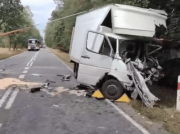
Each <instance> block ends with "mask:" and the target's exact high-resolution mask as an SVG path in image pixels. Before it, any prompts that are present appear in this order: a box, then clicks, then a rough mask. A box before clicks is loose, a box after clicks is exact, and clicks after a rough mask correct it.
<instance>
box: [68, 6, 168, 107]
mask: <svg viewBox="0 0 180 134" xmlns="http://www.w3.org/2000/svg"><path fill="white" fill-rule="evenodd" d="M166 19H167V14H166V12H164V11H161V10H154V9H144V8H138V7H133V6H127V5H119V4H116V5H108V6H105V7H101V8H99V9H93V10H91V11H89V12H87V13H85V14H82V15H80V16H77V18H76V24H75V27H74V29H73V33H72V39H71V46H70V59H71V62H73V63H74V74H75V77H76V78H77V80H78V81H79V82H80V83H84V84H89V85H91V86H95V87H97V88H100V89H101V91H102V93H103V95H104V96H105V97H106V98H108V99H118V98H120V97H121V96H122V94H123V92H124V91H131V92H132V94H131V96H132V97H133V98H134V99H136V98H137V96H138V95H140V97H141V98H142V100H143V102H144V103H145V104H146V105H147V106H153V105H154V102H155V101H157V100H158V98H157V97H155V96H154V95H153V94H151V93H150V91H149V89H148V87H147V86H146V82H149V83H150V84H151V83H152V81H156V80H157V79H158V77H161V75H160V74H159V70H160V69H162V68H161V67H160V66H159V64H158V61H157V60H156V59H155V58H153V57H151V54H152V53H154V52H156V51H157V50H159V49H160V48H161V47H160V46H158V45H156V44H154V43H153V36H154V35H155V32H156V31H155V29H156V26H160V25H163V26H164V27H166ZM152 47H154V48H157V49H154V51H151V52H150V50H152ZM149 48H150V49H149Z"/></svg>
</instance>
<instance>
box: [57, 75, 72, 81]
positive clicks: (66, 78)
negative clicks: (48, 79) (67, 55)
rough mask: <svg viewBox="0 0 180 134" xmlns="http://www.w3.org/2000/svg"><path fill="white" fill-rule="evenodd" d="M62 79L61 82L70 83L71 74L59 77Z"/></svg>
mask: <svg viewBox="0 0 180 134" xmlns="http://www.w3.org/2000/svg"><path fill="white" fill-rule="evenodd" d="M57 76H60V77H62V78H61V80H62V81H70V78H71V75H70V74H66V75H57Z"/></svg>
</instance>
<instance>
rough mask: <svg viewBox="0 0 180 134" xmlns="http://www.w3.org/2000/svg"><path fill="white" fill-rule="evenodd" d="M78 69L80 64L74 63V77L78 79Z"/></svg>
mask: <svg viewBox="0 0 180 134" xmlns="http://www.w3.org/2000/svg"><path fill="white" fill-rule="evenodd" d="M78 67H79V64H78V63H74V77H75V78H76V79H77V77H78Z"/></svg>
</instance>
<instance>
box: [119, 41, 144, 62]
mask: <svg viewBox="0 0 180 134" xmlns="http://www.w3.org/2000/svg"><path fill="white" fill-rule="evenodd" d="M119 44H120V46H119V55H120V57H122V58H124V57H126V58H131V60H132V61H134V60H136V59H137V58H142V57H143V56H144V55H145V53H144V51H143V50H144V49H145V47H144V45H145V43H144V42H143V41H137V40H120V41H119Z"/></svg>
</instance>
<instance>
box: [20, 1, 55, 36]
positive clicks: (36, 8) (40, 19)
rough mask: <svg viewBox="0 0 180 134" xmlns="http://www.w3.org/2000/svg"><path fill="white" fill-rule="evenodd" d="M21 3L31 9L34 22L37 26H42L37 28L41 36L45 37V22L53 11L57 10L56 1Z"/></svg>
mask: <svg viewBox="0 0 180 134" xmlns="http://www.w3.org/2000/svg"><path fill="white" fill-rule="evenodd" d="M21 3H22V4H23V5H24V6H29V7H30V8H31V12H32V13H33V15H34V16H33V19H34V22H35V24H40V25H38V26H37V28H38V29H39V30H40V33H41V35H42V36H44V33H43V30H44V29H45V26H46V23H45V22H47V21H48V19H49V18H50V17H51V13H52V11H53V10H54V9H55V8H56V4H55V3H54V0H21ZM41 23H43V24H41Z"/></svg>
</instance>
